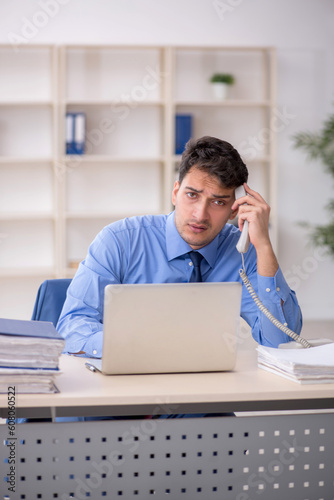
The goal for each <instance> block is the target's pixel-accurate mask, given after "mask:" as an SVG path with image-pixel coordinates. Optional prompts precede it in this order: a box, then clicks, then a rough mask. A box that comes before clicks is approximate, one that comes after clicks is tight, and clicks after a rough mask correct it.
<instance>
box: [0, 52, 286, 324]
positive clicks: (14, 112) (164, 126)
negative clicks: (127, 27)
mask: <svg viewBox="0 0 334 500" xmlns="http://www.w3.org/2000/svg"><path fill="white" fill-rule="evenodd" d="M275 66H276V63H275V50H274V49H272V48H266V47H254V48H252V47H244V48H243V47H226V48H224V47H205V48H204V47H154V46H152V47H151V46H149V47H130V46H124V47H115V46H61V47H55V46H44V45H35V46H33V45H27V46H24V47H21V48H20V51H18V52H14V51H13V50H12V47H11V46H5V45H3V46H0V67H1V68H2V69H3V71H2V78H1V81H0V279H1V281H2V282H3V283H4V285H5V286H6V287H7V288H8V286H9V292H8V297H10V293H11V290H12V293H14V292H13V287H14V286H15V287H17V283H18V278H21V279H24V280H25V289H26V290H29V287H28V286H27V283H31V284H33V286H32V287H31V292H30V293H31V296H29V300H28V302H29V301H30V302H29V308H30V307H31V308H32V304H33V301H34V298H35V294H36V290H37V288H36V286H37V284H38V283H39V282H41V281H42V280H43V279H45V278H46V277H51V278H52V277H64V276H67V277H71V276H73V274H74V272H75V268H76V266H77V263H78V262H79V261H80V260H82V259H83V258H84V256H85V254H86V251H87V248H88V245H89V244H90V242H91V241H92V239H93V238H94V236H95V235H96V234H97V233H98V231H99V230H100V229H101V228H102V227H103V226H104V225H106V224H108V223H110V222H112V221H114V220H117V219H120V218H122V217H126V216H131V215H137V214H138V215H139V214H144V213H163V212H168V211H170V210H171V209H172V206H171V189H172V186H173V183H174V180H175V178H176V175H177V174H176V171H177V167H178V163H179V161H180V156H179V155H176V154H175V149H174V148H175V115H176V114H182V113H185V114H191V115H192V117H193V135H194V136H195V137H200V136H202V135H214V136H217V137H220V138H222V139H225V140H227V141H229V142H231V143H232V144H233V145H234V146H235V147H236V148H237V149H238V150H239V151H240V153H241V154H242V156H243V158H244V160H245V161H246V163H247V165H248V168H249V171H250V180H249V182H250V184H251V185H252V187H254V189H256V190H258V191H260V192H261V193H262V194H263V195H264V197H265V198H266V199H267V200H268V201H269V203H270V204H271V207H272V211H271V231H272V239H273V241H274V245H276V244H277V238H276V228H277V224H276V195H275V193H276V187H275V186H276V168H275V137H274V132H273V131H272V127H270V124H271V120H272V118H273V113H274V111H275ZM214 72H228V73H233V74H234V75H235V78H236V84H235V85H234V86H233V87H231V88H230V93H229V97H228V99H227V100H225V101H219V102H217V101H216V100H214V98H213V96H212V89H211V88H210V83H209V78H210V76H211V75H212V74H213V73H214ZM67 111H73V112H75V111H78V112H84V113H85V114H86V152H85V154H84V155H66V148H65V115H66V112H67ZM5 282H6V283H5ZM10 284H12V287H11V285H10ZM23 288H24V287H23ZM4 295H5V294H4ZM0 299H4V301H3V302H2V303H3V306H2V307H1V306H0V316H9V315H11V316H12V317H13V313H12V308H11V307H8V301H9V300H10V299H9V298H7V294H6V296H4V297H2V296H1V292H0ZM14 300H15V299H14ZM0 303H1V300H0ZM28 310H29V309H27V311H28ZM7 311H10V314H9V313H7ZM27 311H23V312H20V311H18V312H17V314H15V315H14V316H15V317H29V314H30V313H27Z"/></svg>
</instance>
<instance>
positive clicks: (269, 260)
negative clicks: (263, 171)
mask: <svg viewBox="0 0 334 500" xmlns="http://www.w3.org/2000/svg"><path fill="white" fill-rule="evenodd" d="M244 188H245V191H246V193H247V194H248V196H243V197H241V198H238V199H237V200H236V201H235V202H234V203H233V205H232V207H231V208H232V210H236V209H237V208H238V206H239V211H238V223H239V229H240V230H242V228H243V225H244V221H245V220H247V221H248V231H249V239H250V241H251V243H252V244H253V245H254V247H255V250H256V254H257V270H258V273H259V274H261V275H262V276H274V275H275V274H276V271H277V269H278V262H277V259H276V256H275V254H274V251H273V248H272V245H271V242H270V237H269V215H270V207H269V205H268V204H267V203H266V202H265V200H264V199H263V198H262V196H261V195H260V194H259V193H257V192H256V191H253V190H252V189H250V188H249V187H248V186H247V184H246V183H245V184H244Z"/></svg>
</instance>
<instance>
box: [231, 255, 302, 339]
mask: <svg viewBox="0 0 334 500" xmlns="http://www.w3.org/2000/svg"><path fill="white" fill-rule="evenodd" d="M241 258H242V266H243V269H240V270H239V273H240V277H241V279H242V281H243V282H244V285H245V287H246V288H247V290H248V292H249V294H250V296H251V297H252V299H253V300H254V302H255V304H256V305H257V307H258V308H259V309H260V311H262V312H263V314H264V315H265V316H267V318H268V319H269V320H270V321H271V322H272V323H273V324H274V325H275V326H276V327H277V328H279V329H280V330H281V331H282V332H284V333H286V334H287V335H288V336H289V337H291V338H292V339H293V340H295V341H296V342H299V344H301V345H302V346H303V347H305V348H309V347H312V345H311V344H310V343H309V342H307V340H306V339H304V338H303V337H300V336H299V335H297V333H295V332H293V331H292V330H290V328H288V327H287V326H284V325H283V324H282V323H281V322H280V321H278V319H276V318H275V317H274V316H273V315H272V314H271V312H270V311H269V310H268V309H267V308H266V306H265V305H264V304H262V302H261V300H260V299H259V297H258V296H257V294H256V292H255V290H254V288H253V287H252V284H251V282H250V281H249V279H248V277H247V274H246V270H245V261H244V254H243V253H241Z"/></svg>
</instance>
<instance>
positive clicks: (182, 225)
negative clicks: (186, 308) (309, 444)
mask: <svg viewBox="0 0 334 500" xmlns="http://www.w3.org/2000/svg"><path fill="white" fill-rule="evenodd" d="M247 179H248V171H247V168H246V166H245V164H244V163H243V161H242V159H241V158H240V155H239V153H238V152H237V151H236V150H235V149H234V148H233V146H231V144H229V143H227V142H225V141H222V140H220V139H216V138H214V137H202V138H201V139H198V140H197V141H195V140H190V141H189V142H188V143H187V145H186V148H185V151H184V153H183V155H182V160H181V165H180V171H179V180H178V181H176V182H175V185H174V188H173V192H172V201H173V204H174V206H175V211H174V212H172V213H171V214H169V215H158V216H154V215H149V216H143V217H132V218H129V219H124V220H121V221H118V222H115V223H113V224H110V225H109V226H106V227H105V228H104V229H103V230H102V231H101V232H100V233H99V234H98V235H97V237H96V238H95V240H94V241H93V243H92V244H91V246H90V248H89V250H88V255H87V257H86V259H85V260H84V261H83V262H82V263H81V264H80V266H79V269H78V272H77V274H76V276H75V278H74V279H73V281H72V283H71V285H70V287H69V289H68V295H67V299H66V302H65V304H64V308H63V311H62V314H61V317H60V319H59V323H58V330H59V332H60V333H61V334H62V335H63V337H64V338H65V339H66V349H67V352H69V353H75V354H79V355H86V356H91V357H101V356H102V336H103V325H102V321H103V298H104V288H105V286H106V285H108V284H111V283H114V284H115V283H116V284H117V283H168V282H169V283H171V282H179V283H180V282H181V283H182V282H183V283H184V282H189V281H190V280H191V279H192V272H194V271H195V270H194V269H193V267H194V266H193V265H192V264H193V262H192V260H191V257H190V256H189V252H191V251H192V250H195V251H198V253H200V254H201V255H202V256H203V258H202V261H201V262H200V273H201V279H202V280H203V281H211V282H217V281H240V276H239V269H240V267H241V257H240V254H239V253H238V251H237V250H236V248H235V247H236V244H237V242H238V239H239V236H240V231H239V230H238V229H237V228H236V227H234V226H233V225H231V224H228V220H229V219H233V218H234V217H235V216H236V215H237V213H238V216H239V217H238V220H239V228H240V229H242V227H243V223H244V221H245V220H247V221H248V223H249V237H250V241H251V244H250V247H249V250H248V252H247V253H246V254H245V255H244V257H245V267H246V272H247V275H248V277H249V279H250V281H251V283H252V284H253V287H254V288H255V290H256V291H257V294H258V296H259V298H260V299H261V300H262V302H263V303H264V305H265V306H266V307H267V308H268V309H269V310H270V311H271V313H272V314H273V315H274V316H275V317H276V318H277V319H278V320H279V321H280V322H281V323H285V324H286V325H287V326H288V327H289V328H290V329H292V330H294V331H295V332H297V333H299V332H300V330H301V325H302V318H301V311H300V308H299V306H298V302H297V299H296V296H295V294H294V292H293V291H291V290H290V288H289V287H288V285H287V283H286V281H285V279H284V277H283V275H282V272H281V270H280V268H279V265H278V262H277V259H276V257H275V254H274V252H273V249H272V245H271V242H270V238H269V230H268V227H269V212H270V208H269V206H268V205H267V203H266V202H265V201H264V200H263V198H262V197H261V196H260V195H259V194H258V193H256V192H255V191H253V190H252V189H250V188H249V187H248V186H247V184H246V182H247ZM241 184H243V185H244V187H245V190H246V192H247V193H248V195H247V196H245V197H242V198H240V199H238V200H235V196H234V190H235V188H236V187H237V186H239V185H241ZM246 202H247V204H245V203H246ZM198 313H200V312H198V311H194V314H198ZM171 314H172V312H171ZM241 316H242V317H243V318H244V319H245V320H246V321H247V322H248V324H249V325H250V326H251V328H252V335H253V337H254V339H255V340H256V341H257V342H258V343H260V344H263V345H269V346H274V347H277V346H278V344H280V343H283V342H288V341H289V340H290V338H289V337H287V335H286V334H285V333H283V332H281V331H280V330H279V329H278V328H277V327H276V326H274V325H273V324H272V323H270V321H269V320H268V319H267V318H266V317H265V316H264V315H263V314H262V313H261V312H260V311H259V309H258V307H257V306H256V304H255V303H254V301H253V299H252V298H251V297H250V295H249V294H248V292H247V290H246V289H245V287H243V294H242V305H241Z"/></svg>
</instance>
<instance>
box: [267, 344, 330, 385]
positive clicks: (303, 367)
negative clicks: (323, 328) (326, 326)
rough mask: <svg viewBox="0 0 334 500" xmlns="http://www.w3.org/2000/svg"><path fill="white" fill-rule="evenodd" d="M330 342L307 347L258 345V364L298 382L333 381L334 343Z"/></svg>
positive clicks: (319, 382) (317, 382)
mask: <svg viewBox="0 0 334 500" xmlns="http://www.w3.org/2000/svg"><path fill="white" fill-rule="evenodd" d="M330 342H331V343H327V344H325V345H320V346H317V347H311V348H309V349H304V348H300V349H293V348H292V349H274V348H272V347H265V346H258V348H257V351H258V366H259V368H262V369H263V370H267V371H269V372H272V373H276V374H277V375H281V376H282V377H285V378H287V379H289V380H293V381H294V382H299V383H300V384H325V383H327V384H328V383H334V343H333V341H330ZM311 343H312V342H311Z"/></svg>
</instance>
